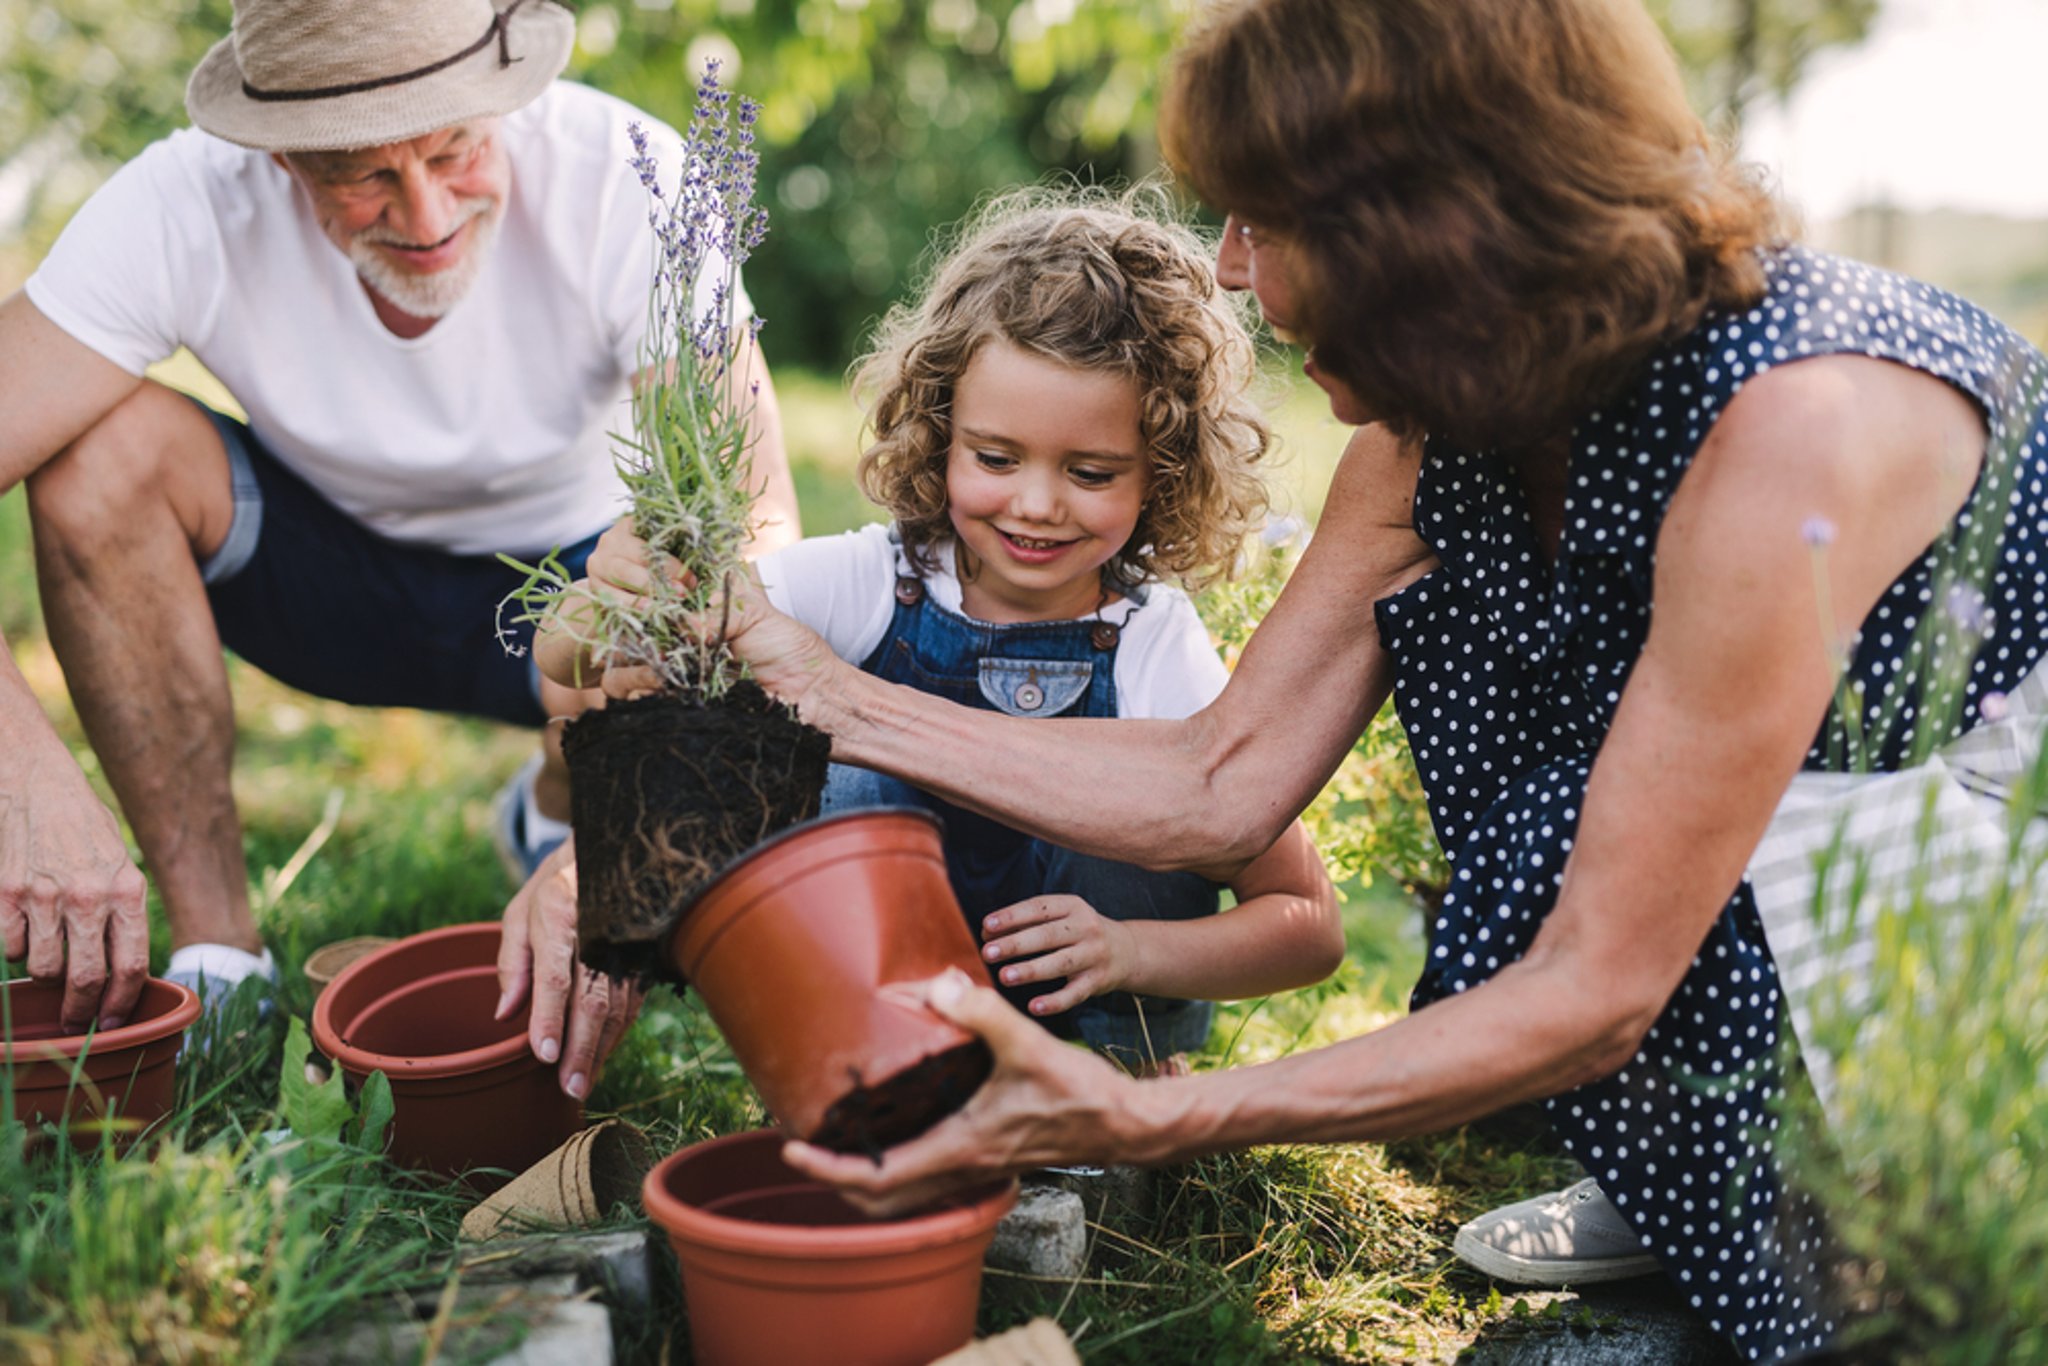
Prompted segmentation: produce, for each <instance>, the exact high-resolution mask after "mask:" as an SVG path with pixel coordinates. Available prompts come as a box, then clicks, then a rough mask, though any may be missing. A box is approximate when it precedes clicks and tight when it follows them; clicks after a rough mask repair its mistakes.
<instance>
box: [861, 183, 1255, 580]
mask: <svg viewBox="0 0 2048 1366" xmlns="http://www.w3.org/2000/svg"><path fill="white" fill-rule="evenodd" d="M1212 256H1213V252H1212V250H1211V249H1210V247H1209V245H1208V244H1207V243H1205V242H1204V241H1202V240H1201V238H1199V237H1198V236H1196V234H1195V233H1194V232H1193V231H1192V230H1191V229H1189V228H1187V227H1184V226H1182V225H1181V224H1179V223H1178V222H1176V221H1175V220H1174V218H1173V214H1172V209H1171V205H1170V200H1169V199H1168V198H1167V196H1166V194H1165V192H1164V191H1163V189H1161V188H1160V187H1158V186H1157V185H1152V186H1146V187H1140V188H1139V189H1135V190H1131V191H1128V192H1126V193H1124V194H1121V195H1117V194H1113V193H1111V192H1109V191H1104V190H1085V189H1081V188H1078V187H1076V188H1039V189H1027V190H1021V191H1013V192H1011V193H1009V194H1006V195H1003V196H1000V197H998V198H996V199H993V200H991V201H990V202H988V203H987V204H985V205H984V206H983V207H982V208H981V209H980V211H979V212H977V213H976V214H975V215H973V216H972V217H971V218H969V219H968V220H967V222H966V223H964V224H963V225H962V226H961V228H960V230H959V231H958V233H957V234H956V235H955V237H954V239H953V242H952V245H951V247H950V248H949V249H945V250H942V251H941V252H940V254H939V258H938V264H937V265H936V266H935V267H934V268H933V269H932V271H931V274H930V276H929V279H928V280H927V282H926V283H925V285H924V288H923V289H922V290H921V291H920V292H919V295H918V297H917V298H916V299H914V300H913V301H911V302H909V303H906V304H900V305H898V306H897V307H895V308H893V309H891V310H890V312H889V314H888V316H887V317H885V318H883V320H882V322H881V325H880V326H879V327H877V328H876V330H875V336H874V338H873V341H872V343H871V349H870V350H869V352H868V354H867V355H865V356H864V357H862V359H861V360H860V361H859V362H858V363H857V364H856V366H855V370H854V382H853V388H854V392H855V393H856V394H857V395H859V396H860V397H861V398H862V399H863V400H864V401H865V402H866V404H867V406H868V422H869V425H870V427H871V428H872V429H873V433H874V442H873V444H872V445H870V446H869V447H868V449H867V451H866V452H865V453H864V454H863V455H862V456H861V461H860V483H861V490H862V491H863V492H864V493H866V494H867V496H868V497H869V498H870V499H872V500H873V501H874V502H875V503H877V504H878V505H880V506H881V507H883V508H885V509H886V510H887V511H888V512H889V514H890V516H892V517H893V518H895V520H896V525H897V529H898V532H899V534H900V535H901V536H902V538H903V545H904V549H905V550H906V551H907V552H908V553H909V554H910V556H911V558H912V559H913V560H914V561H915V562H916V563H917V564H918V565H919V566H920V567H922V568H924V569H926V570H930V569H932V568H934V567H935V566H934V563H933V559H932V556H933V552H934V549H935V547H936V546H937V545H938V544H939V543H940V542H941V541H943V540H945V539H946V538H947V537H949V536H951V535H952V534H953V526H952V522H951V520H950V519H949V517H948V515H947V510H946V509H947V500H946V460H947V456H948V453H949V451H950V448H951V446H952V440H953V435H952V432H953V390H954V386H955V385H956V384H957V383H958V382H959V379H960V376H961V375H962V374H964V373H965V372H966V370H967V364H968V362H969V361H971V360H973V359H974V354H975V352H977V351H978V350H980V349H981V347H982V345H983V344H984V343H986V342H988V341H989V340H991V339H992V338H998V337H1000V338H1002V339H1003V340H1005V341H1008V342H1009V343H1011V344H1012V345H1014V346H1016V347H1018V348H1020V349H1022V350H1025V351H1028V352H1031V353H1033V354H1035V355H1039V356H1043V357H1045V358H1046V359H1048V360H1053V361H1057V362H1058V363H1060V364H1061V365H1067V366H1072V367H1074V368H1076V369H1082V370H1108V371H1111V372H1112V373H1115V374H1120V375H1124V376H1127V377H1129V378H1130V379H1131V380H1132V381H1133V382H1134V383H1135V384H1136V386H1137V391H1138V427H1139V431H1140V432H1141V433H1142V435H1143V436H1144V439H1145V445H1146V451H1147V455H1148V456H1149V458H1150V467H1149V469H1148V471H1147V485H1146V493H1145V502H1144V506H1143V508H1142V509H1141V510H1140V512H1139V514H1138V523H1137V527H1136V529H1135V530H1134V531H1133V533H1132V535H1131V538H1130V540H1129V541H1128V542H1126V543H1125V545H1124V547H1123V548H1122V549H1121V550H1119V551H1118V552H1117V553H1116V554H1115V555H1114V556H1112V557H1111V559H1110V560H1109V562H1108V564H1107V565H1106V566H1105V567H1104V573H1105V575H1106V576H1108V577H1111V578H1115V579H1120V580H1122V581H1125V582H1136V581H1140V580H1143V579H1147V578H1161V579H1166V578H1171V579H1178V580H1180V581H1181V582H1183V583H1186V584H1188V585H1189V586H1191V587H1198V586H1200V585H1201V584H1203V583H1206V582H1208V581H1209V580H1211V579H1214V578H1217V577H1219V576H1222V575H1227V574H1228V573H1229V571H1230V570H1231V569H1232V568H1233V567H1234V566H1235V563H1236V559H1237V554H1238V550H1239V547H1240V546H1241V545H1242V544H1243V541H1244V538H1245V536H1246V535H1247V533H1249V532H1251V531H1253V530H1256V529H1257V527H1258V525H1259V523H1260V521H1261V520H1262V518H1263V517H1264V515H1265V511H1266V506H1267V503H1266V491H1265V485H1264V483H1263V482H1262V481H1261V479H1260V477H1259V469H1258V464H1259V461H1260V459H1261V458H1262V457H1263V456H1264V455H1265V452H1266V448H1267V446H1268V444H1269V436H1268V432H1267V428H1266V424H1265V421H1264V419H1263V418H1262V417H1261V416H1260V413H1259V410H1258V408H1257V406H1256V405H1255V404H1254V403H1253V401H1252V398H1251V396H1250V393H1249V392H1248V390H1249V386H1250V384H1251V381H1252V378H1253V373H1254V348H1253V343H1252V339H1251V334H1250V333H1249V332H1248V331H1247V330H1246V328H1245V324H1244V320H1243V318H1242V317H1241V316H1240V315H1241V313H1242V311H1243V310H1242V309H1241V307H1240V306H1239V305H1238V304H1237V302H1236V301H1235V300H1233V299H1232V298H1231V297H1230V296H1229V295H1227V294H1226V293H1224V291H1223V290H1221V289H1219V288H1218V287H1217V284H1216V277H1215V274H1214V272H1213V270H1212V269H1211V267H1210V261H1211V258H1212Z"/></svg>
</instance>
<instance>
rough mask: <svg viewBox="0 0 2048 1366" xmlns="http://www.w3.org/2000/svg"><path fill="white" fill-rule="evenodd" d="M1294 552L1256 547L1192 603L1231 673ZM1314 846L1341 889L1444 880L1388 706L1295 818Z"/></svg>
mask: <svg viewBox="0 0 2048 1366" xmlns="http://www.w3.org/2000/svg"><path fill="white" fill-rule="evenodd" d="M1295 558H1296V550H1295V547H1293V546H1291V545H1285V544H1282V545H1277V546H1265V547H1261V548H1259V549H1257V550H1255V551H1253V552H1252V553H1251V555H1250V556H1249V558H1248V560H1247V562H1246V564H1245V565H1244V567H1243V569H1242V571H1241V572H1240V573H1239V575H1238V576H1237V577H1236V578H1235V579H1234V580H1233V581H1231V582H1229V583H1225V584H1218V585H1216V586H1214V587H1212V588H1210V589H1209V590H1208V591H1207V592H1205V593H1203V594H1202V596H1201V597H1200V598H1199V599H1198V600H1197V603H1196V605H1197V607H1198V608H1199V609H1200V610H1201V613H1202V619H1203V621H1204V622H1206V623H1207V624H1208V627H1209V632H1210V634H1211V635H1212V636H1214V637H1215V638H1216V641H1217V644H1218V645H1219V647H1220V648H1221V649H1222V651H1223V657H1224V659H1225V661H1226V662H1228V663H1229V664H1230V665H1231V666H1232V667H1233V668H1234V667H1236V664H1237V659H1238V656H1239V655H1240V654H1242V653H1243V651H1244V647H1245V645H1246V644H1247V643H1248V642H1249V641H1250V639H1251V635H1252V632H1253V631H1254V630H1255V629H1256V628H1257V627H1258V624H1259V622H1260V621H1261V620H1263V619H1264V618H1265V615H1266V613H1267V611H1268V610H1270V609H1271V607H1272V605H1273V602H1274V601H1275V599H1277V598H1278V597H1279V596H1280V590H1281V589H1282V588H1284V587H1285V586H1286V583H1287V577H1288V575H1289V574H1290V573H1292V572H1293V569H1294V563H1295ZM1302 822H1303V823H1304V824H1305V825H1306V826H1307V827H1308V831H1309V834H1310V836H1312V837H1313V838H1314V840H1315V843H1316V848H1317V849H1318V850H1320V851H1321V852H1322V855H1323V861H1324V863H1325V864H1326V865H1328V867H1329V869H1330V876H1331V879H1332V880H1333V881H1335V882H1337V883H1338V884H1339V885H1340V886H1342V885H1343V884H1345V883H1347V882H1356V883H1357V884H1358V885H1359V886H1363V887H1369V886H1371V885H1372V883H1373V879H1374V878H1375V876H1379V875H1384V876H1385V877H1387V878H1389V879H1390V880H1392V881H1393V882H1394V883H1395V884H1396V885H1397V886H1399V887H1401V888H1402V889H1404V890H1406V891H1409V892H1414V893H1417V894H1420V895H1422V896H1424V897H1425V898H1427V897H1433V896H1435V895H1438V894H1440V893H1441V892H1442V890H1443V887H1444V885H1445V883H1446V882H1447V881H1448V879H1449V868H1448V865H1447V863H1446V861H1445V859H1444V854H1443V850H1442V849H1440V848H1439V847H1438V846H1437V842H1436V831H1435V828H1434V827H1433V826H1432V825H1431V824H1430V819H1429V807H1428V804H1427V803H1426V802H1425V801H1424V799H1423V795H1422V780H1421V778H1420V777H1418V776H1417V774H1416V772H1415V759H1414V756H1413V755H1411V754H1410V753H1409V750H1408V735H1407V732H1406V731H1404V730H1403V729H1402V728H1401V722H1400V718H1399V717H1397V716H1396V715H1395V714H1394V708H1393V704H1392V703H1391V702H1389V703H1388V704H1387V705H1386V706H1384V707H1382V708H1381V709H1380V712H1379V714H1378V715H1377V716H1375V717H1374V718H1373V719H1372V723H1371V724H1370V725H1368V726H1367V727H1366V729H1365V734H1364V735H1362V736H1360V737H1359V739H1358V743H1357V744H1356V745H1354V746H1353V747H1352V749H1351V752H1350V753H1349V754H1347V755H1345V756H1344V760H1343V762H1342V763H1341V764H1339V765H1338V767H1337V772H1336V773H1335V774H1334V775H1332V776H1331V779H1330V781H1329V783H1328V785H1327V786H1325V787H1324V789H1323V791H1322V793H1321V794H1320V795H1319V796H1317V798H1316V799H1315V800H1314V801H1313V802H1311V803H1310V804H1309V807H1308V810H1306V811H1304V812H1303V813H1302Z"/></svg>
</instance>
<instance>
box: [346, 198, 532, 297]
mask: <svg viewBox="0 0 2048 1366" xmlns="http://www.w3.org/2000/svg"><path fill="white" fill-rule="evenodd" d="M503 208H504V201H503V200H501V199H489V198H484V197H482V196H479V197H477V198H474V199H466V200H464V201H463V202H462V204H461V209H462V211H463V212H464V213H465V214H466V215H467V217H465V218H464V220H463V221H464V222H471V221H474V223H475V226H474V227H473V228H472V229H471V232H470V240H469V249H468V250H467V251H465V252H464V253H463V255H462V259H461V260H460V261H458V262H456V263H455V264H454V265H452V266H450V267H449V268H448V269H446V270H437V271H435V272H433V273H432V274H430V275H419V274H412V273H409V272H406V271H402V270H400V269H399V268H398V267H397V266H395V265H393V264H392V263H391V261H390V260H389V259H388V258H386V257H385V256H384V255H383V254H382V253H381V252H379V251H378V250H377V247H376V243H378V242H380V241H383V242H390V243H396V244H398V245H407V244H406V243H404V242H403V241H402V239H399V238H396V237H391V236H386V235H382V234H379V233H377V232H376V230H375V229H369V230H365V231H363V232H359V233H357V234H356V235H355V236H354V237H351V238H350V239H349V243H348V259H349V260H350V261H352V262H354V263H355V268H356V274H358V275H360V276H362V277H363V281H364V283H366V284H367V285H369V286H370V288H371V289H374V290H376V291H377V293H379V294H380V295H382V296H383V297H384V298H385V299H386V300H387V301H388V302H390V303H391V304H393V305H395V306H396V307H397V308H398V309H399V310H400V311H402V312H405V313H408V314H411V315H412V316H413V317H415V318H445V317H447V316H448V314H449V312H450V311H452V310H453V309H454V307H455V305H457V304H459V303H461V302H462V298H463V296H464V295H465V294H467V293H469V287H470V286H471V285H473V284H475V283H476V277H477V272H478V271H480V270H482V269H483V266H484V256H485V255H486V254H487V253H488V252H489V251H490V249H491V239H492V238H493V237H494V236H495V235H496V233H497V228H498V219H499V218H501V217H503V212H502V210H503Z"/></svg>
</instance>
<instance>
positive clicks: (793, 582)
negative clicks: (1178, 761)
mask: <svg viewBox="0 0 2048 1366" xmlns="http://www.w3.org/2000/svg"><path fill="white" fill-rule="evenodd" d="M937 559H938V564H939V568H938V570H937V571H936V572H934V573H930V574H926V575H924V576H923V578H924V583H925V591H926V592H928V593H929V594H930V595H931V600H932V601H933V602H935V603H937V604H938V605H939V606H941V607H943V608H945V609H946V610H947V611H949V612H960V613H961V615H963V616H964V615H966V614H965V613H964V612H963V611H962V609H961V605H960V579H959V577H958V576H957V575H956V574H955V573H954V571H953V547H952V542H950V541H948V542H946V543H944V544H943V545H941V546H939V547H938V553H937ZM897 563H898V562H897V549H896V544H895V542H894V541H892V540H891V539H890V537H889V527H888V526H887V524H885V523H877V524H875V525H873V526H866V527H862V528H861V529H860V530H858V531H849V532H846V533H845V534H843V535H839V536H814V537H812V538H811V539H809V540H805V541H799V542H797V544H795V545H793V546H789V547H786V548H785V549H782V550H778V551H775V552H773V553H772V554H768V555H763V556H762V557H761V558H760V559H758V560H756V561H754V565H755V568H756V569H757V570H758V571H759V572H760V575H761V583H762V586H763V587H764V588H766V589H767V592H768V601H769V602H771V603H773V604H774V605H775V607H776V609H777V610H778V611H782V612H786V613H788V614H789V615H790V616H792V617H795V618H796V619H797V620H798V621H800V622H802V623H803V624H804V625H806V626H808V627H810V628H811V629H812V630H813V631H816V632H817V633H818V634H819V635H821V636H823V637H824V638H825V643H826V644H827V645H829V646H831V648H832V653H834V654H836V655H838V656H839V657H840V658H841V659H844V660H847V661H848V662H850V663H853V664H861V663H864V662H865V661H866V660H867V657H868V656H869V655H871V654H873V653H874V652H875V647H876V646H878V645H880V644H881V643H882V638H883V637H884V636H886V635H887V634H888V632H889V621H890V618H891V617H893V616H894V615H895V612H896V576H897ZM1102 619H1103V620H1104V621H1109V622H1114V623H1116V625H1117V626H1118V627H1119V628H1120V630H1121V638H1120V640H1119V641H1118V644H1117V650H1116V677H1115V683H1116V701H1117V715H1119V716H1124V717H1150V718H1155V719H1161V720H1178V719H1180V718H1181V717H1183V716H1192V715H1193V714H1194V713H1196V712H1198V711H1200V710H1201V709H1202V708H1204V707H1206V706H1208V705H1209V704H1210V703H1211V702H1213V701H1214V700H1215V699H1216V695H1217V694H1218V693H1220V692H1222V691H1223V685H1224V684H1225V683H1226V682H1228V681H1229V679H1230V674H1229V671H1228V670H1226V669H1225V668H1224V667H1223V661H1222V660H1221V659H1219V658H1217V656H1216V647H1215V646H1214V645H1213V644H1212V643H1211V642H1210V640H1209V631H1208V628H1207V627H1205V626H1203V625H1202V619H1201V617H1200V616H1198V615H1196V613H1195V605H1194V604H1193V603H1192V602H1190V601H1188V595H1187V594H1186V593H1183V592H1182V591H1181V590H1180V589H1178V588H1175V587H1173V586H1172V585H1170V584H1163V583H1152V584H1147V585H1146V587H1145V600H1144V602H1142V603H1139V602H1136V601H1134V600H1131V599H1125V600H1123V601H1120V602H1114V603H1111V604H1110V605H1109V606H1108V607H1106V608H1104V609H1103V611H1102Z"/></svg>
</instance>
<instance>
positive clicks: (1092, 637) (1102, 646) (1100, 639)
mask: <svg viewBox="0 0 2048 1366" xmlns="http://www.w3.org/2000/svg"><path fill="white" fill-rule="evenodd" d="M1088 639H1089V641H1090V643H1092V644H1093V645H1094V646H1095V648H1096V649H1098V650H1114V649H1115V648H1116V641H1117V629H1116V625H1115V623H1114V622H1107V621H1098V622H1096V623H1095V625H1094V627H1093V628H1092V629H1090V631H1089V632H1088Z"/></svg>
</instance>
